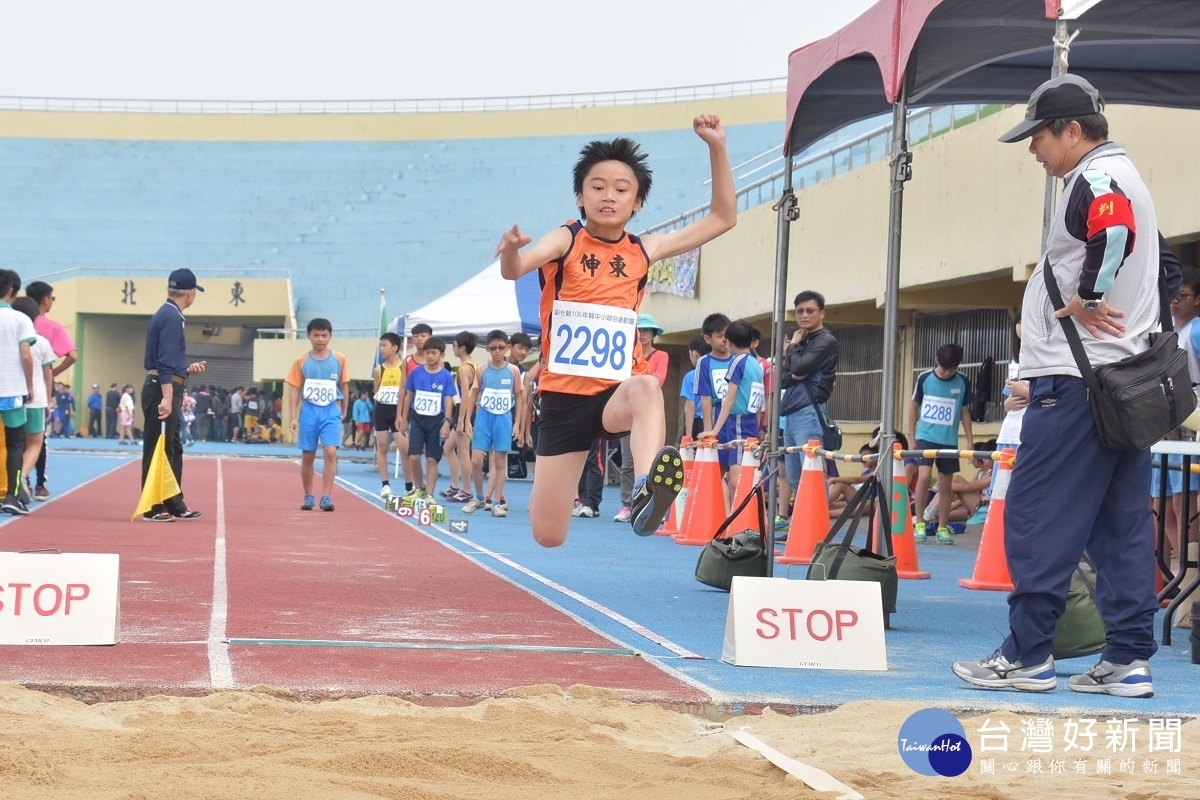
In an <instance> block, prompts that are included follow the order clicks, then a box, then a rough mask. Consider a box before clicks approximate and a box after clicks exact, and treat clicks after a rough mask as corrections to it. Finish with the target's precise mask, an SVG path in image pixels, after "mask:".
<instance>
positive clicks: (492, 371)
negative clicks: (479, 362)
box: [479, 363, 517, 416]
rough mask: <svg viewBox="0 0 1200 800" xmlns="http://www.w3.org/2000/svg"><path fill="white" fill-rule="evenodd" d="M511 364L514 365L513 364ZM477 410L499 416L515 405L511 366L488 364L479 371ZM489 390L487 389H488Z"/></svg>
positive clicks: (506, 364)
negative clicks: (498, 366)
mask: <svg viewBox="0 0 1200 800" xmlns="http://www.w3.org/2000/svg"><path fill="white" fill-rule="evenodd" d="M513 366H516V365H515V364H514V365H513ZM479 388H480V392H479V411H480V412H481V413H482V412H487V413H488V414H493V415H496V416H501V415H504V414H507V413H508V412H510V411H512V410H513V408H514V407H515V406H516V402H517V401H516V398H515V397H514V395H513V392H514V390H515V389H514V387H513V374H512V368H511V367H510V366H509V365H508V363H505V365H504V366H503V367H500V368H499V369H497V368H495V367H493V366H492V365H491V364H488V365H487V366H486V367H484V368H483V369H482V370H480V371H479ZM489 389H490V390H491V391H488V390H489Z"/></svg>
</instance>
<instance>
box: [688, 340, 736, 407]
mask: <svg viewBox="0 0 1200 800" xmlns="http://www.w3.org/2000/svg"><path fill="white" fill-rule="evenodd" d="M732 366H733V356H732V355H731V356H729V358H716V357H714V356H713V354H712V353H709V354H708V355H706V356H701V357H700V360H699V361H697V362H696V397H697V400H696V405H697V406H699V405H700V400H699V398H701V397H711V398H712V400H713V417H714V419H715V417H716V415H717V413H718V412H717V409H719V408H720V407H721V401H722V400H724V399H725V388H726V386H727V385H728V383H729V369H730V367H732Z"/></svg>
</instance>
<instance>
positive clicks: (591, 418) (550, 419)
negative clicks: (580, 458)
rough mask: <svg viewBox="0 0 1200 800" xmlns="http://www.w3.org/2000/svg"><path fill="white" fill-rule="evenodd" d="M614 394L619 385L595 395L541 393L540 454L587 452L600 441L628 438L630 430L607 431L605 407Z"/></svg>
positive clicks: (557, 454) (559, 454)
mask: <svg viewBox="0 0 1200 800" xmlns="http://www.w3.org/2000/svg"><path fill="white" fill-rule="evenodd" d="M618 385H619V384H618ZM615 391H617V386H612V387H610V388H608V389H605V390H604V391H603V392H601V393H600V394H592V395H583V394H565V393H563V392H540V393H539V394H540V395H541V401H542V412H541V415H540V417H539V419H538V441H537V454H538V455H539V456H561V455H563V454H564V453H586V452H588V451H589V450H591V449H592V442H594V441H596V440H597V439H619V438H621V437H622V436H628V435H629V431H622V432H620V433H615V432H613V431H607V430H605V429H604V407H605V406H606V405H608V401H609V400H611V399H612V396H613V393H614V392H615Z"/></svg>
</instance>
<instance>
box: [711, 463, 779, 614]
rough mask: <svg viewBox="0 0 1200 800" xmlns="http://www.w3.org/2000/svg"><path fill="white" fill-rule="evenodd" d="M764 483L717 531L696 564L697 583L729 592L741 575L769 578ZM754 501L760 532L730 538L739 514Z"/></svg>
mask: <svg viewBox="0 0 1200 800" xmlns="http://www.w3.org/2000/svg"><path fill="white" fill-rule="evenodd" d="M763 485H764V484H763V482H762V481H760V482H759V484H758V485H757V486H755V487H754V489H753V490H752V491H751V492H750V494H748V495H746V497H745V498H743V499H742V502H741V503H740V504H739V505H738V507H737V508H735V509H734V510H733V513H731V514H730V515H729V516H728V517H727V518H726V519H725V521H724V522H723V523H721V527H719V528H717V532H716V534H715V535H714V536H713V539H712V541H711V542H709V543H708V544H706V545H705V546H704V548H703V549H702V550H701V551H700V558H699V559H698V560H697V561H696V580H698V581H700V582H701V583H703V584H705V585H706V586H712V587H714V588H716V589H720V590H722V591H725V592H728V591H729V587H730V586H731V585H732V584H733V579H734V578H735V577H737V576H738V575H745V576H747V577H750V578H765V577H766V576H767V559H768V558H770V553H769V551H768V550H767V548H766V543H765V541H764V528H763V525H764V522H763V519H764V516H765V514H764V512H763V509H764V507H765V506H766V498H765V497H764V496H763ZM750 502H753V503H754V504H755V508H756V510H757V512H758V530H756V531H755V530H745V531H742V532H741V533H735V534H733V535H732V536H726V535H725V532H726V531H728V530H729V526H730V525H731V524H733V521H734V520H735V519H737V516H738V514H740V513H742V509H744V508H745V507H746V504H747V503H750Z"/></svg>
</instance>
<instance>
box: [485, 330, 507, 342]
mask: <svg viewBox="0 0 1200 800" xmlns="http://www.w3.org/2000/svg"><path fill="white" fill-rule="evenodd" d="M492 342H504V343H505V344H508V334H507V333H505V332H504V331H502V330H500V329H499V328H496V330H494V331H488V335H487V343H488V344H491V343H492Z"/></svg>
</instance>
